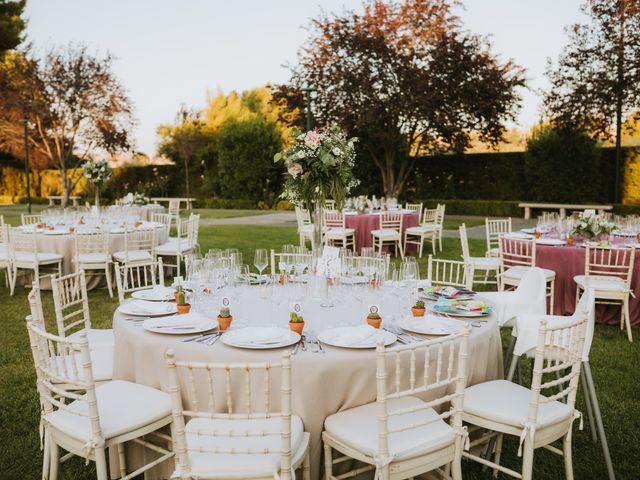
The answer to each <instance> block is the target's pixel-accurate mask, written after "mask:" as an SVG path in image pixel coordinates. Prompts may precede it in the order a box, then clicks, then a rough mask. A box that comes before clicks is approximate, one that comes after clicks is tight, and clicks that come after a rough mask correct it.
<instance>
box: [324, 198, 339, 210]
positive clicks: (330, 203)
mask: <svg viewBox="0 0 640 480" xmlns="http://www.w3.org/2000/svg"><path fill="white" fill-rule="evenodd" d="M324 208H325V210H335V209H336V201H335V200H325V201H324Z"/></svg>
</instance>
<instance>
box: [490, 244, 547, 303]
mask: <svg viewBox="0 0 640 480" xmlns="http://www.w3.org/2000/svg"><path fill="white" fill-rule="evenodd" d="M499 250H500V273H499V275H498V289H499V290H504V289H505V287H506V288H513V287H517V286H518V284H519V283H520V280H521V279H522V276H523V275H524V274H525V273H526V272H527V270H529V269H530V268H533V267H535V266H536V240H535V239H534V238H531V239H525V238H520V237H510V236H509V234H505V235H501V236H500V238H499ZM541 270H542V272H543V273H544V277H545V279H546V281H547V297H549V312H550V313H553V305H554V297H555V285H556V272H554V271H553V270H549V269H547V268H542V269H541Z"/></svg>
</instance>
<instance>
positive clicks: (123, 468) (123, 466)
mask: <svg viewBox="0 0 640 480" xmlns="http://www.w3.org/2000/svg"><path fill="white" fill-rule="evenodd" d="M117 447H118V463H119V464H120V477H124V476H125V475H126V474H127V458H126V457H125V455H124V445H123V444H122V443H119V444H118V446H117Z"/></svg>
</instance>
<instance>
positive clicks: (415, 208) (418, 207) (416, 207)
mask: <svg viewBox="0 0 640 480" xmlns="http://www.w3.org/2000/svg"><path fill="white" fill-rule="evenodd" d="M422 207H423V204H422V203H406V204H405V205H404V209H405V210H411V211H412V212H414V213H417V214H418V220H420V218H422Z"/></svg>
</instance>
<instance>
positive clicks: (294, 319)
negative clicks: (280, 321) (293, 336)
mask: <svg viewBox="0 0 640 480" xmlns="http://www.w3.org/2000/svg"><path fill="white" fill-rule="evenodd" d="M289 328H290V329H291V330H292V331H294V332H296V333H297V334H299V335H302V329H303V328H304V318H303V317H302V315H300V314H297V313H296V312H291V314H290V315H289Z"/></svg>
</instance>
